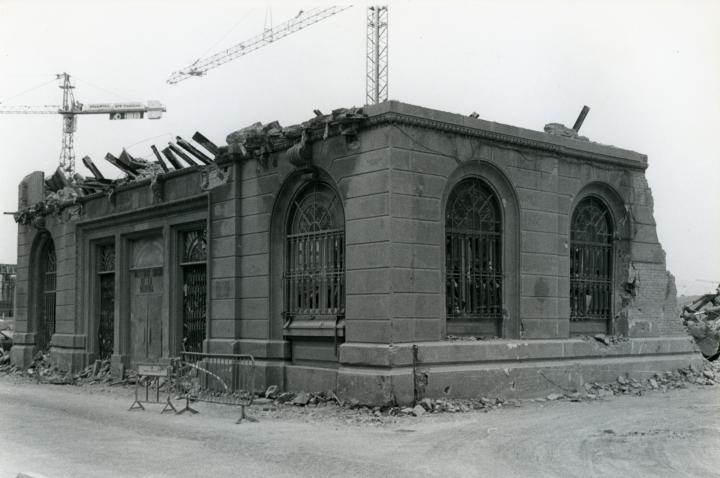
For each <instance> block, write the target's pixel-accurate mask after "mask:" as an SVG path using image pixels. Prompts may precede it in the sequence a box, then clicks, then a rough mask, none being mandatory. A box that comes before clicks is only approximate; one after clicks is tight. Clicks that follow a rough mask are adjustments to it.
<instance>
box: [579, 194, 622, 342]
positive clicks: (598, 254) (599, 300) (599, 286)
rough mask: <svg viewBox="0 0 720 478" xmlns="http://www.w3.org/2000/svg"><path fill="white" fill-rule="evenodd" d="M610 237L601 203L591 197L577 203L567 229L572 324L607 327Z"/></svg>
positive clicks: (611, 234)
mask: <svg viewBox="0 0 720 478" xmlns="http://www.w3.org/2000/svg"><path fill="white" fill-rule="evenodd" d="M612 236H613V230H612V222H611V218H610V212H609V210H608V208H607V207H606V206H605V204H604V203H603V202H602V201H601V200H600V199H598V198H596V197H594V196H589V197H587V198H585V199H583V200H582V201H580V203H579V204H578V205H577V207H576V208H575V211H574V212H573V216H572V223H571V226H570V320H571V321H572V322H581V321H601V322H602V323H601V324H600V327H601V329H605V328H606V327H607V321H608V320H609V319H610V317H611V313H612V270H613V263H612V258H613V250H612ZM572 322H571V331H572V329H573V325H572Z"/></svg>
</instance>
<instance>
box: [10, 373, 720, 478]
mask: <svg viewBox="0 0 720 478" xmlns="http://www.w3.org/2000/svg"><path fill="white" fill-rule="evenodd" d="M131 402H132V388H130V387H109V386H107V385H103V386H87V385H86V386H69V385H48V384H36V383H34V382H32V381H30V380H28V379H24V378H19V377H16V376H12V375H5V376H1V377H0V478H4V477H15V476H16V475H17V473H18V472H21V471H22V472H26V473H36V474H41V475H45V476H47V477H86V476H87V477H99V476H103V477H125V476H133V477H139V476H142V477H165V476H167V477H183V476H203V477H207V476H243V477H255V476H258V477H260V476H262V477H290V476H308V477H323V476H337V477H346V476H358V477H366V476H368V477H370V476H392V477H402V476H412V477H415V478H417V477H424V476H428V477H430V476H444V477H455V476H457V477H461V476H462V477H466V476H483V477H493V476H498V477H500V476H502V477H505V476H507V477H524V476H528V477H544V476H547V477H559V476H563V477H565V476H568V477H571V476H582V477H589V476H633V477H634V476H663V477H664V476H667V477H705V476H719V477H720V387H718V386H701V385H688V387H687V388H681V389H675V390H668V391H665V392H663V391H662V390H653V391H649V392H647V393H645V394H644V395H643V396H641V397H640V396H630V395H627V396H625V395H623V396H615V397H606V398H603V399H599V400H593V401H580V402H571V401H564V400H558V401H522V402H519V403H517V404H513V405H512V406H504V407H500V408H497V409H493V410H492V411H490V412H484V411H477V410H474V411H469V412H465V413H440V414H429V413H428V414H425V415H423V416H420V417H414V416H380V417H376V416H374V415H372V413H371V412H370V411H367V410H366V411H362V410H349V409H347V408H340V407H337V406H334V405H327V406H318V407H305V408H302V407H296V406H290V405H286V406H281V407H278V408H276V407H273V406H272V405H268V404H264V405H257V406H253V407H251V410H250V413H249V414H250V415H252V416H255V417H257V418H259V421H258V422H257V423H247V422H245V423H242V424H240V425H236V424H235V423H234V422H235V420H236V418H237V417H238V416H239V413H238V409H236V408H232V407H227V406H222V405H214V404H205V403H198V404H194V405H193V406H194V407H195V408H197V409H198V410H199V411H200V414H198V415H194V416H191V415H187V414H185V415H174V414H165V415H161V414H160V410H161V408H162V405H149V406H148V407H147V410H146V411H133V412H129V411H127V409H128V407H129V406H130V404H131ZM178 404H179V402H178ZM263 409H265V410H263Z"/></svg>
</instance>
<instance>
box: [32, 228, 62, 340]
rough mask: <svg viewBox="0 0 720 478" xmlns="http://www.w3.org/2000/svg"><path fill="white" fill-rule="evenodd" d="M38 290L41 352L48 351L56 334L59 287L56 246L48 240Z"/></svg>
mask: <svg viewBox="0 0 720 478" xmlns="http://www.w3.org/2000/svg"><path fill="white" fill-rule="evenodd" d="M39 265H40V267H39V276H40V277H39V278H38V279H39V280H38V284H39V286H40V287H38V290H39V292H40V294H39V297H38V299H39V300H38V324H37V329H36V333H37V335H36V339H35V340H36V345H37V347H38V349H39V350H43V351H45V350H48V349H49V347H50V339H51V338H52V336H53V334H54V333H55V288H56V285H57V260H56V258H55V246H54V245H53V242H52V240H50V239H48V240H47V242H46V243H45V245H44V246H43V248H42V250H41V252H40V264H39Z"/></svg>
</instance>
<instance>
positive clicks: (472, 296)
mask: <svg viewBox="0 0 720 478" xmlns="http://www.w3.org/2000/svg"><path fill="white" fill-rule="evenodd" d="M501 258H502V217H501V213H500V206H499V203H498V200H497V197H496V196H495V194H494V193H493V191H492V190H490V188H489V187H488V186H487V185H485V183H483V182H482V181H480V180H479V179H474V178H471V179H466V180H463V181H462V182H460V183H459V184H458V185H457V186H455V188H454V189H453V191H452V192H451V194H450V197H449V199H448V204H447V208H446V213H445V285H446V309H447V316H448V318H449V319H500V318H501V317H502V261H501Z"/></svg>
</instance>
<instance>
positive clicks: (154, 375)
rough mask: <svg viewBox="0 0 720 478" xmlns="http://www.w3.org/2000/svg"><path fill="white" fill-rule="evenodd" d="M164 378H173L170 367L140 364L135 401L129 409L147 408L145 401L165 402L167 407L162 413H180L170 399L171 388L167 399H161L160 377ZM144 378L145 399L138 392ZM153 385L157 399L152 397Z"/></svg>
mask: <svg viewBox="0 0 720 478" xmlns="http://www.w3.org/2000/svg"><path fill="white" fill-rule="evenodd" d="M163 378H164V379H166V380H169V379H171V372H170V367H167V366H163V365H156V364H138V366H137V379H136V380H135V401H134V402H133V403H132V405H130V408H128V411H131V410H145V407H144V406H143V403H165V408H163V409H162V411H161V412H160V413H161V414H162V413H165V412H169V411H173V412H175V413H178V412H177V410H176V409H175V406H174V405H173V404H172V402H171V401H170V391H169V390H168V392H167V399H166V400H165V401H164V402H162V401H161V400H160V387H161V386H162V384H161V383H160V379H163ZM143 379H144V382H145V400H141V399H140V398H141V397H140V395H139V394H138V387H139V386H140V381H141V380H143ZM151 387H153V388H154V389H155V400H151V399H150V388H151Z"/></svg>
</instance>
